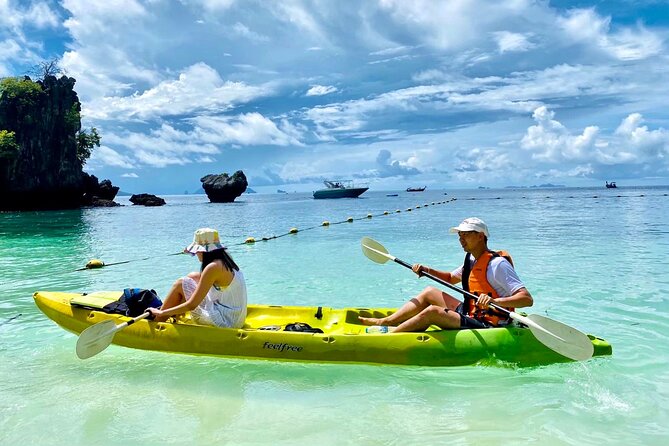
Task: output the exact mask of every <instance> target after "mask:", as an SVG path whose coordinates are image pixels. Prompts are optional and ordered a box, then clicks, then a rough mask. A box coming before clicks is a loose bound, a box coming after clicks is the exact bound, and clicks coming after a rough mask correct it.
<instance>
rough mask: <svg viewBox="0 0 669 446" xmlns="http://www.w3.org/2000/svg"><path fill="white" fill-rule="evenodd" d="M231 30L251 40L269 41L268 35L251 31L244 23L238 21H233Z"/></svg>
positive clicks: (258, 41)
mask: <svg viewBox="0 0 669 446" xmlns="http://www.w3.org/2000/svg"><path fill="white" fill-rule="evenodd" d="M232 30H233V31H234V33H235V34H237V35H238V36H240V37H244V38H245V39H249V40H250V41H252V42H257V43H263V42H269V40H270V39H269V37H267V36H263V35H262V34H259V33H257V32H255V31H251V30H250V29H249V28H248V27H247V26H246V25H244V24H243V23H240V22H237V23H235V24H234V26H233V27H232Z"/></svg>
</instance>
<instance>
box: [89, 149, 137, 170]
mask: <svg viewBox="0 0 669 446" xmlns="http://www.w3.org/2000/svg"><path fill="white" fill-rule="evenodd" d="M88 164H90V165H91V166H112V167H122V168H124V169H134V168H135V167H136V166H135V163H134V162H133V161H132V160H131V159H130V158H129V157H127V156H125V155H121V154H120V153H118V152H117V151H116V150H114V149H112V148H110V147H108V146H106V145H101V146H100V147H96V148H95V149H93V150H92V153H91V157H90V159H89V161H88Z"/></svg>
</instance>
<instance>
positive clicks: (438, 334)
mask: <svg viewBox="0 0 669 446" xmlns="http://www.w3.org/2000/svg"><path fill="white" fill-rule="evenodd" d="M121 295H122V292H121V291H102V292H96V293H90V294H77V293H63V292H50V291H38V292H36V293H35V294H34V296H33V297H34V299H35V303H36V305H37V307H38V308H39V309H40V310H41V311H42V312H43V313H44V314H45V315H46V316H47V317H49V318H50V319H52V320H53V321H54V322H56V323H57V324H58V325H60V326H61V327H63V328H64V329H66V330H68V331H71V332H73V333H76V334H79V333H81V332H82V331H83V330H85V329H86V328H88V327H90V326H91V325H94V324H97V323H100V322H103V321H107V320H112V321H113V322H114V323H116V324H120V323H123V322H128V321H129V320H131V318H129V317H126V316H123V315H119V314H108V313H105V312H103V311H101V309H102V307H103V306H104V305H105V304H108V303H110V302H113V301H116V300H117V299H118V298H119V297H120V296H121ZM394 311H395V309H392V308H377V309H367V308H341V309H334V308H326V307H298V306H277V305H249V307H248V315H247V318H246V323H245V325H244V327H242V328H240V329H233V328H218V327H211V326H204V325H198V324H196V323H194V322H193V321H192V320H191V319H190V318H189V317H188V316H185V317H182V318H179V319H177V320H176V321H174V322H153V321H148V320H146V319H143V320H139V321H138V322H137V323H134V324H132V325H130V326H128V327H127V328H125V329H123V330H120V331H119V332H118V333H116V335H115V336H114V338H113V343H114V344H117V345H121V346H124V347H130V348H138V349H143V350H155V351H163V352H170V353H185V354H192V355H207V356H224V357H238V358H249V359H269V360H282V361H307V362H343V363H367V364H395V365H416V366H462V365H470V364H477V363H481V362H484V363H486V362H488V361H490V362H492V363H495V362H496V361H503V362H509V363H515V364H518V365H524V366H531V365H542V364H550V363H555V362H567V361H570V360H569V359H568V358H566V357H564V356H561V355H560V354H558V353H556V352H555V351H553V350H551V349H549V348H548V347H546V346H545V345H543V344H542V343H541V342H539V341H537V339H536V338H535V337H534V335H533V334H532V332H531V331H530V330H529V329H527V328H521V327H515V326H509V327H504V328H489V329H479V330H438V329H434V330H433V329H430V330H428V331H426V332H423V333H367V331H366V328H367V327H365V326H364V325H362V324H361V323H360V322H359V321H358V316H363V317H370V316H371V317H384V316H387V315H388V314H391V313H392V312H394ZM294 323H303V324H308V326H310V327H313V328H315V329H320V330H322V333H313V332H300V331H286V330H285V327H286V326H288V325H290V324H294ZM588 337H589V338H590V339H591V341H592V343H593V347H594V356H601V355H610V354H611V351H612V349H611V345H610V344H609V343H608V342H606V341H605V340H603V339H600V338H597V337H594V336H591V335H589V336H588Z"/></svg>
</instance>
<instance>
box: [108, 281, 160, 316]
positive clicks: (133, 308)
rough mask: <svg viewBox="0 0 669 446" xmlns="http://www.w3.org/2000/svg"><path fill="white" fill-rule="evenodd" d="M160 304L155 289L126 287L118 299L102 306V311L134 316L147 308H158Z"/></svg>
mask: <svg viewBox="0 0 669 446" xmlns="http://www.w3.org/2000/svg"><path fill="white" fill-rule="evenodd" d="M162 304H163V302H162V301H161V300H160V298H159V297H158V294H157V293H156V292H155V290H145V289H142V288H126V289H124V290H123V295H122V296H121V298H120V299H119V300H117V301H114V302H110V303H108V304H107V305H105V306H104V307H102V311H104V312H105V313H113V314H123V315H125V316H130V317H136V316H139V315H140V314H142V313H144V312H145V311H146V309H147V308H149V307H153V308H159V307H160V306H161V305H162Z"/></svg>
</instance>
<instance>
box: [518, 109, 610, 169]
mask: <svg viewBox="0 0 669 446" xmlns="http://www.w3.org/2000/svg"><path fill="white" fill-rule="evenodd" d="M554 116H555V113H554V112H552V111H550V110H548V108H546V107H545V106H541V107H539V108H537V109H536V110H534V113H533V115H532V118H534V120H535V121H536V122H537V125H534V126H532V127H530V128H528V129H527V133H526V134H525V136H524V137H523V139H522V140H521V142H520V145H521V147H522V148H523V149H525V150H528V151H531V152H532V158H533V159H536V160H540V161H549V162H560V161H565V160H582V159H585V158H586V155H588V154H589V153H588V152H589V151H590V150H591V149H592V148H593V147H594V143H595V138H596V136H597V133H598V131H599V129H598V128H597V127H595V126H590V127H587V128H586V129H585V130H584V131H583V133H582V134H581V135H577V136H572V135H571V134H570V133H569V131H568V130H567V129H566V128H565V127H564V126H563V125H562V124H561V123H560V122H558V121H556V120H554V119H553V117H554Z"/></svg>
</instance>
